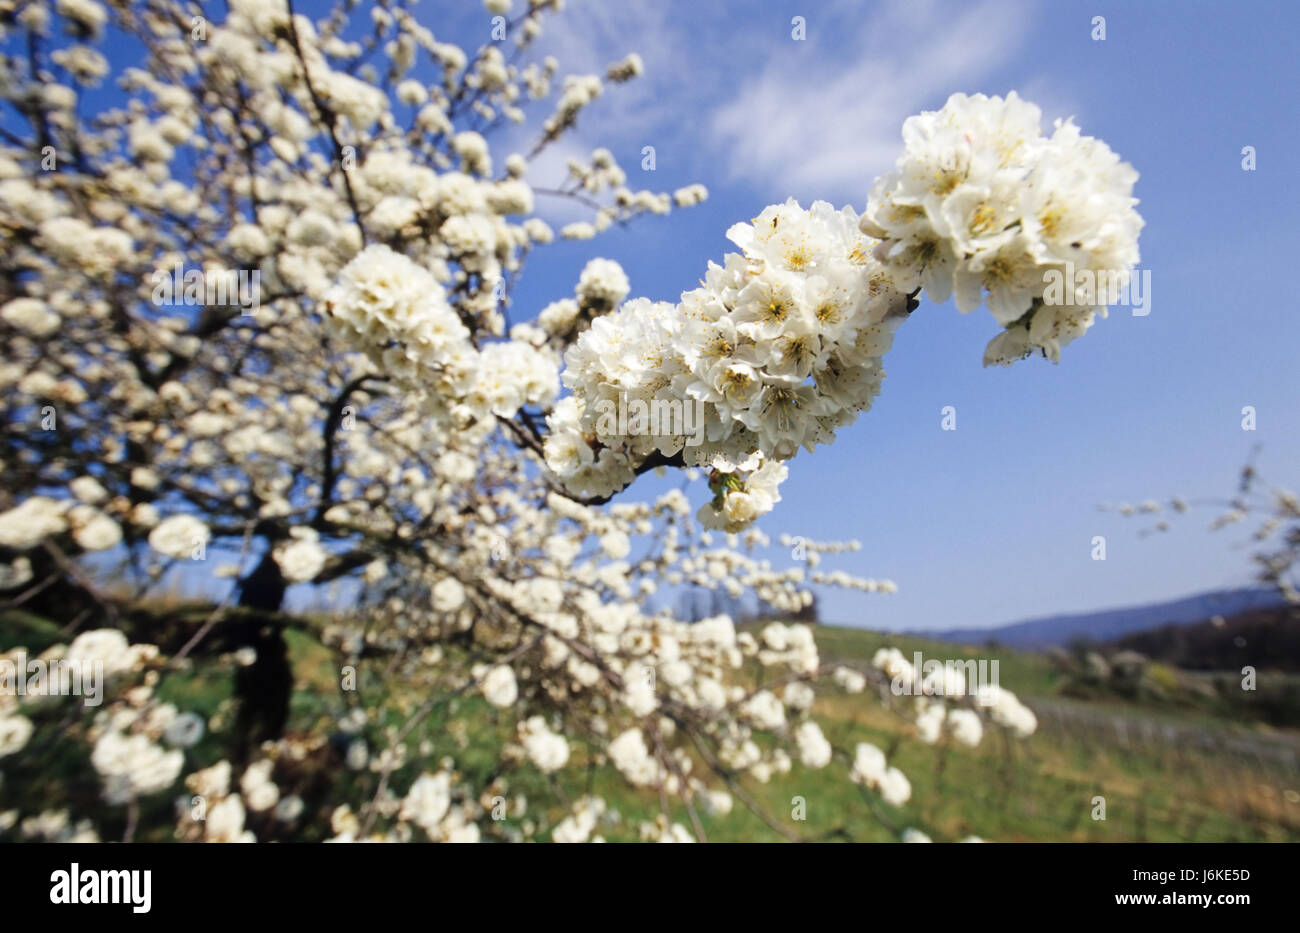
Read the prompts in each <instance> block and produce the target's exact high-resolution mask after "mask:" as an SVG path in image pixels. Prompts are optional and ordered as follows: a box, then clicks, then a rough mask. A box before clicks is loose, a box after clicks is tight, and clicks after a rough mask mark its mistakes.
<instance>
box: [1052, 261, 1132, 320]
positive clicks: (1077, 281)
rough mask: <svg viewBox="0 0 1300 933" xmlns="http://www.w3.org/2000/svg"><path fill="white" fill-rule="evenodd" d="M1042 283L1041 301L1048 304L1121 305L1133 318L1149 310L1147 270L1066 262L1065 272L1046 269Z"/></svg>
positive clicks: (1059, 305) (1053, 305) (1056, 305)
mask: <svg viewBox="0 0 1300 933" xmlns="http://www.w3.org/2000/svg"><path fill="white" fill-rule="evenodd" d="M1043 282H1044V283H1045V284H1046V286H1047V287H1046V288H1045V289H1043V304H1045V305H1048V306H1050V307H1070V306H1072V305H1079V306H1081V307H1097V306H1098V305H1103V306H1105V307H1107V308H1109V307H1111V306H1112V305H1124V306H1127V307H1130V308H1132V309H1133V316H1134V317H1146V316H1147V315H1148V314H1150V313H1151V270H1150V269H1132V270H1129V269H1075V268H1074V263H1072V262H1067V263H1066V264H1065V271H1061V270H1060V269H1048V270H1046V271H1045V272H1044V273H1043Z"/></svg>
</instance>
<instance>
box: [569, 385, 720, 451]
mask: <svg viewBox="0 0 1300 933" xmlns="http://www.w3.org/2000/svg"><path fill="white" fill-rule="evenodd" d="M592 407H593V409H594V410H595V412H596V433H597V434H603V435H605V436H607V437H678V436H682V435H684V436H685V437H686V441H685V444H686V446H687V447H698V446H699V445H700V444H703V443H704V416H705V403H704V402H703V401H701V400H700V399H676V398H675V399H662V398H656V399H651V400H650V401H648V402H647V401H646V400H645V399H639V398H634V399H630V400H629V399H628V397H627V393H626V392H620V393H619V394H618V401H615V400H614V399H609V398H603V399H600V400H599V401H598V402H596V403H595V405H594V406H592Z"/></svg>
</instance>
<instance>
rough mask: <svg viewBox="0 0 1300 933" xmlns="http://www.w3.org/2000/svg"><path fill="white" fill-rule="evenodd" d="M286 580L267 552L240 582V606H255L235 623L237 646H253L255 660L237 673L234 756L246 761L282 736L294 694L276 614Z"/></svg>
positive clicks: (238, 759)
mask: <svg viewBox="0 0 1300 933" xmlns="http://www.w3.org/2000/svg"><path fill="white" fill-rule="evenodd" d="M284 591H285V582H284V577H283V575H282V574H281V573H280V566H279V564H277V563H276V562H275V560H274V559H273V558H272V557H271V548H270V547H269V546H268V548H267V551H266V554H265V555H264V556H263V557H262V560H261V561H260V562H259V563H258V565H257V567H256V568H254V570H253V572H252V573H250V574H249V575H248V576H247V577H245V578H244V579H243V580H242V581H240V589H239V605H240V607H241V608H244V609H252V610H255V612H253V613H249V614H247V615H245V616H243V617H241V618H239V619H238V620H236V622H235V631H234V632H232V635H233V636H234V644H235V645H236V646H237V647H250V648H252V649H253V650H255V651H256V652H257V659H256V660H255V661H254V662H253V663H252V664H250V665H249V666H248V667H241V668H239V669H238V670H237V671H236V672H235V697H236V698H237V699H238V701H239V712H238V714H237V716H236V720H235V733H236V744H235V758H236V760H237V761H238V762H240V763H243V762H246V761H247V760H248V759H249V757H250V755H251V754H252V752H254V751H255V750H256V748H257V746H258V745H260V744H261V743H262V742H265V741H267V740H270V739H278V738H279V737H280V736H281V735H283V734H284V727H285V724H286V723H287V722H288V719H289V697H290V696H291V695H292V693H293V669H292V667H290V665H289V649H288V645H286V644H285V641H284V626H283V624H282V623H281V622H280V621H279V620H278V619H277V618H276V613H278V612H279V611H280V606H281V604H282V603H283V602H284Z"/></svg>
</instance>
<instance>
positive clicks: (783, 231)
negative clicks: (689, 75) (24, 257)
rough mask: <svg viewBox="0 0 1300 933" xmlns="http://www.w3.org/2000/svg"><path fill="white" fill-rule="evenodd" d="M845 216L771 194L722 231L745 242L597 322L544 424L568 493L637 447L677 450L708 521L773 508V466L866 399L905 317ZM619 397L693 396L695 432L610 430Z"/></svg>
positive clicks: (622, 471)
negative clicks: (667, 297)
mask: <svg viewBox="0 0 1300 933" xmlns="http://www.w3.org/2000/svg"><path fill="white" fill-rule="evenodd" d="M857 225H858V217H857V214H856V213H855V212H854V211H853V210H852V209H851V208H845V209H843V210H839V211H837V210H835V209H834V208H832V207H831V205H829V204H828V203H826V202H824V201H818V202H815V203H814V204H813V205H812V207H811V208H809V209H804V208H802V207H800V206H799V204H798V203H796V202H795V201H794V200H793V199H791V200H789V201H787V202H786V203H785V204H780V205H773V206H771V207H768V208H766V209H765V210H764V211H762V212H761V213H760V214H759V215H758V216H757V217H755V218H754V219H753V221H752V222H751V223H749V224H736V225H735V226H733V227H732V228H731V229H730V230H729V231H728V232H727V236H728V238H729V239H730V240H731V241H732V242H733V243H735V244H736V245H737V246H739V247H740V248H741V250H742V252H741V253H732V254H729V255H728V256H727V257H726V258H725V260H724V263H723V264H722V265H717V264H715V263H710V265H709V269H708V272H707V273H706V276H705V278H704V280H703V283H702V285H701V287H700V288H697V289H694V290H692V291H688V292H685V293H683V294H682V296H681V300H680V301H679V302H678V303H676V304H672V303H668V302H652V301H648V300H646V299H636V300H633V301H629V302H627V303H626V304H624V305H623V306H622V307H620V308H619V309H618V310H617V311H615V312H613V313H611V314H608V315H604V316H601V317H598V318H596V319H595V320H594V321H593V322H592V323H591V326H590V327H589V328H587V329H586V330H584V331H583V332H582V333H581V334H580V335H579V336H578V339H577V340H576V341H575V342H574V343H573V345H572V346H570V348H569V349H568V351H567V352H566V353H565V358H564V363H565V367H564V371H563V374H562V377H563V380H564V384H565V386H566V387H567V388H569V389H571V390H573V394H572V395H570V396H568V397H566V398H565V399H564V400H563V401H561V403H560V404H559V405H557V406H556V409H555V411H554V413H553V414H552V415H551V417H550V419H549V421H548V426H549V428H550V433H549V435H548V437H547V441H546V460H547V464H548V466H549V467H550V468H551V470H552V471H553V472H554V473H555V475H556V477H557V478H558V479H559V481H560V482H561V483H563V484H564V486H565V488H567V489H569V490H571V491H573V492H575V493H577V494H580V495H589V496H608V495H610V494H611V493H612V492H615V491H617V490H619V489H622V488H623V487H624V486H626V485H627V484H628V483H630V482H631V481H632V479H633V478H635V476H636V475H637V473H638V472H640V471H641V468H642V465H643V464H644V463H645V462H646V461H647V460H648V459H649V458H650V457H652V456H654V455H658V456H660V457H664V458H672V457H676V458H678V459H679V460H680V462H682V463H684V464H686V465H690V466H705V467H709V468H710V469H711V470H712V471H713V474H712V476H711V491H712V492H713V498H712V501H711V502H710V503H709V504H707V505H706V506H705V507H704V508H703V509H702V510H701V512H700V516H699V517H700V519H701V520H702V521H703V522H704V523H705V524H706V526H708V527H713V528H721V529H725V530H728V531H735V530H739V529H740V528H743V527H745V526H746V525H748V524H749V523H751V522H752V521H753V520H754V519H755V518H757V517H758V516H759V515H762V514H764V513H765V512H768V511H770V510H771V508H772V507H773V505H774V504H775V502H776V501H778V500H779V498H780V496H779V494H778V493H777V486H778V485H779V484H780V482H781V481H782V480H783V479H784V478H785V476H786V468H785V467H784V466H783V464H782V461H785V460H789V459H790V458H792V457H794V456H795V454H796V453H797V452H798V451H799V449H800V448H801V447H802V448H804V449H806V450H808V451H812V450H814V449H815V448H816V447H818V446H819V445H821V444H827V443H830V442H832V441H833V440H834V438H835V432H836V431H837V430H838V429H839V428H841V427H844V426H845V425H848V424H850V423H852V422H853V421H854V420H855V419H856V418H857V416H858V415H859V414H860V413H861V412H863V411H865V410H867V409H869V408H870V407H871V403H872V401H873V400H874V399H875V397H876V395H877V394H878V393H879V391H880V385H881V380H882V379H883V378H884V370H883V369H882V368H881V357H882V356H883V355H884V353H885V351H886V350H888V349H889V346H890V344H891V342H892V340H893V330H894V328H895V327H896V326H897V324H898V322H899V321H900V320H902V318H903V317H904V316H905V314H906V310H907V299H906V297H905V296H904V295H903V294H901V293H899V292H898V291H897V290H895V289H894V288H893V287H892V286H891V285H890V283H889V280H888V276H887V275H886V273H885V270H884V267H883V266H882V265H881V263H880V262H879V261H878V260H876V259H875V258H874V257H873V255H872V247H873V246H874V245H875V241H874V240H871V239H869V238H867V237H865V236H864V235H863V234H862V233H861V232H860V231H859V230H858V228H857ZM629 400H636V401H638V402H641V403H643V404H644V405H646V406H647V408H648V410H650V411H655V410H656V409H662V410H669V411H672V410H684V407H685V406H688V405H697V404H698V405H700V406H701V407H702V412H703V417H704V440H703V443H699V444H695V443H692V441H693V438H692V437H691V436H690V434H689V432H687V431H686V430H685V428H684V425H682V424H678V425H676V426H674V425H672V424H669V425H668V430H666V431H659V432H649V431H647V432H640V433H630V432H629V433H628V434H622V435H619V434H614V433H611V428H610V426H608V425H607V424H605V423H603V420H602V418H601V417H600V412H601V408H602V404H601V403H602V402H608V403H615V404H616V403H620V402H621V403H622V404H625V405H626V404H628V401H629Z"/></svg>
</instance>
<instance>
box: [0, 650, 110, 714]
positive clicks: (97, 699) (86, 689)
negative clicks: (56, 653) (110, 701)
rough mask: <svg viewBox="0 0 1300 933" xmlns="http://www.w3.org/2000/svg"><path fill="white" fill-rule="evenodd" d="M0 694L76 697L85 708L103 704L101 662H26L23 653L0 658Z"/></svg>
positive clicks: (37, 660)
mask: <svg viewBox="0 0 1300 933" xmlns="http://www.w3.org/2000/svg"><path fill="white" fill-rule="evenodd" d="M0 694H7V695H9V696H20V697H23V696H29V697H36V696H65V697H66V696H79V697H82V698H83V699H82V702H83V703H84V704H85V705H86V706H99V705H100V704H101V703H103V702H104V662H103V661H89V660H87V661H58V660H56V661H43V660H41V659H40V658H33V659H32V660H30V661H29V660H27V652H25V651H19V652H17V653H16V654H15V655H14V656H13V657H7V658H0Z"/></svg>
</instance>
